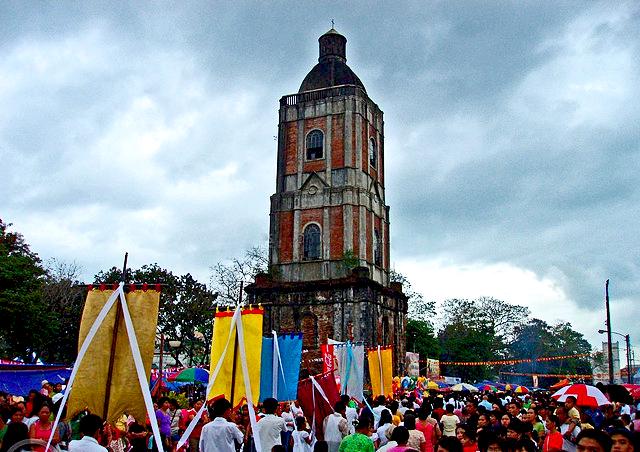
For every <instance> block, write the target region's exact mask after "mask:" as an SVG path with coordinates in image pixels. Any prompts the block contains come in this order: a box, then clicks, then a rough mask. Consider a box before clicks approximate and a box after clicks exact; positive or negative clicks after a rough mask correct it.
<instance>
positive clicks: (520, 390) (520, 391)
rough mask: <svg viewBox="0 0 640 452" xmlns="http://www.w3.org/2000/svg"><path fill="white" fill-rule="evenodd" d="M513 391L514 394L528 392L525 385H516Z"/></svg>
mask: <svg viewBox="0 0 640 452" xmlns="http://www.w3.org/2000/svg"><path fill="white" fill-rule="evenodd" d="M513 392H515V393H516V394H529V389H527V387H526V386H518V387H517V388H516V389H515V390H514V391H513Z"/></svg>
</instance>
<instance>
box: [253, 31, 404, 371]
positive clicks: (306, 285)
mask: <svg viewBox="0 0 640 452" xmlns="http://www.w3.org/2000/svg"><path fill="white" fill-rule="evenodd" d="M318 41H319V43H320V57H319V59H318V64H316V65H315V66H314V67H313V69H311V71H310V72H309V73H308V74H307V76H306V77H305V78H304V80H303V82H302V85H301V86H300V89H299V91H298V93H296V94H290V95H286V96H284V97H282V98H281V99H280V110H279V124H278V154H277V174H276V191H275V194H273V195H272V196H271V212H270V231H269V232H270V235H269V237H270V239H269V261H270V267H271V268H270V274H269V275H259V276H258V278H256V283H255V284H252V285H250V286H248V287H247V292H248V293H249V295H250V297H251V299H252V300H253V301H254V302H259V303H262V304H263V306H264V307H265V324H264V328H265V331H271V330H276V331H302V332H303V333H304V345H305V349H306V350H307V352H306V354H305V359H303V366H306V367H309V370H310V371H312V372H314V371H317V370H318V366H317V362H316V360H317V358H318V357H319V356H320V354H319V350H318V348H319V344H321V343H326V340H327V338H332V339H336V340H341V341H345V340H353V341H363V342H364V343H365V345H367V346H376V345H393V346H394V361H395V362H396V363H401V362H403V361H404V342H405V337H404V336H405V328H406V312H407V300H406V297H405V296H404V294H403V293H402V287H401V286H400V285H398V284H394V283H390V282H389V262H390V259H389V207H388V206H387V205H386V203H385V188H384V187H385V180H384V152H385V148H384V121H383V113H382V111H381V110H380V108H379V107H378V106H377V105H376V104H375V103H374V102H373V101H372V100H371V99H370V98H369V96H368V95H367V92H366V90H365V87H364V85H363V84H362V82H361V81H360V79H359V78H358V76H357V75H356V74H355V73H354V72H353V71H352V70H351V68H349V66H347V64H346V61H347V58H346V44H347V39H346V38H345V37H344V36H342V35H341V34H339V33H338V32H337V31H336V30H334V29H333V28H332V29H331V30H329V31H328V32H327V33H325V34H323V35H322V36H320V38H319V40H318ZM398 358H400V359H398ZM320 367H321V363H320Z"/></svg>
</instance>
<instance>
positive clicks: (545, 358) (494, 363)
mask: <svg viewBox="0 0 640 452" xmlns="http://www.w3.org/2000/svg"><path fill="white" fill-rule="evenodd" d="M589 356H591V353H576V354H574V355H562V356H542V357H539V358H524V359H504V360H499V361H440V365H447V366H509V365H514V364H523V363H532V362H544V361H556V360H561V359H571V358H587V357H589ZM420 362H426V361H423V360H420Z"/></svg>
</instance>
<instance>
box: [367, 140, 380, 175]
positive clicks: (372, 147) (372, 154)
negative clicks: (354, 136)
mask: <svg viewBox="0 0 640 452" xmlns="http://www.w3.org/2000/svg"><path fill="white" fill-rule="evenodd" d="M377 163H378V153H377V151H376V140H374V139H373V138H369V165H371V166H373V167H374V168H375V167H376V164H377Z"/></svg>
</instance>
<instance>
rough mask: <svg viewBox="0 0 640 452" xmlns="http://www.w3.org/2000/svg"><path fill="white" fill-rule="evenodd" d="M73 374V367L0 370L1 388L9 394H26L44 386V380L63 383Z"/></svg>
mask: <svg viewBox="0 0 640 452" xmlns="http://www.w3.org/2000/svg"><path fill="white" fill-rule="evenodd" d="M70 375H71V369H66V368H57V369H47V368H46V367H45V368H43V369H36V370H33V369H29V370H20V369H16V370H0V390H2V391H5V392H8V393H9V394H14V395H22V396H26V395H27V394H28V393H29V391H30V390H31V389H35V390H37V391H39V390H40V388H42V384H41V383H42V380H47V381H48V382H49V383H51V384H56V383H62V384H64V383H65V381H66V380H67V379H68V378H69V376H70Z"/></svg>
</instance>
